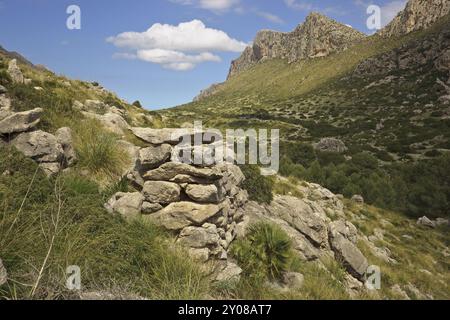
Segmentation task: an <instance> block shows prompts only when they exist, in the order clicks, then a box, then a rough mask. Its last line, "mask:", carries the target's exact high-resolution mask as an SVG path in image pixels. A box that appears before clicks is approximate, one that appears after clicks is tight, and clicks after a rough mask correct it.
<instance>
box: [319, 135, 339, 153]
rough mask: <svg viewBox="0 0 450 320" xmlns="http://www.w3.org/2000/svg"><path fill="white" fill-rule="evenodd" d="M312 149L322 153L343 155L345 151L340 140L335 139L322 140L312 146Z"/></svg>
mask: <svg viewBox="0 0 450 320" xmlns="http://www.w3.org/2000/svg"><path fill="white" fill-rule="evenodd" d="M314 148H315V149H316V150H319V151H323V152H336V153H343V152H345V151H347V147H346V146H345V143H344V142H343V141H342V140H339V139H336V138H323V139H320V141H319V142H318V143H316V144H315V145H314Z"/></svg>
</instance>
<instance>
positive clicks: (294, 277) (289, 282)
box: [283, 272, 305, 290]
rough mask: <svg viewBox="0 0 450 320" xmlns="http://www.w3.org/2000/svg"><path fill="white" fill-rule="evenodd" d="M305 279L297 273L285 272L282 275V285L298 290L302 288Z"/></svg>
mask: <svg viewBox="0 0 450 320" xmlns="http://www.w3.org/2000/svg"><path fill="white" fill-rule="evenodd" d="M304 282H305V277H304V276H303V275H302V274H301V273H298V272H286V273H285V274H283V284H285V285H286V286H287V287H288V288H289V289H293V290H298V289H301V288H302V287H303V283H304Z"/></svg>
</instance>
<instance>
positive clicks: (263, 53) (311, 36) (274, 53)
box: [228, 13, 364, 77]
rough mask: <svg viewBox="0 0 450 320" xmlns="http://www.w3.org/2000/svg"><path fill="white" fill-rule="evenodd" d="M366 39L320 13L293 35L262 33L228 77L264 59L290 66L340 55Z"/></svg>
mask: <svg viewBox="0 0 450 320" xmlns="http://www.w3.org/2000/svg"><path fill="white" fill-rule="evenodd" d="M363 38H364V34H362V33H360V32H358V31H356V30H354V29H353V28H351V27H348V26H345V25H343V24H340V23H338V22H336V21H334V20H332V19H330V18H328V17H325V16H323V15H321V14H319V13H311V14H310V15H309V16H308V17H307V18H306V21H305V22H304V23H303V24H301V25H299V26H298V27H297V28H296V29H295V30H294V31H293V32H289V33H283V32H276V31H270V30H263V31H260V32H259V33H258V34H257V36H256V38H255V41H254V43H253V45H252V46H250V47H248V48H247V49H245V51H244V52H243V54H242V55H241V57H239V58H238V59H237V60H235V61H233V62H232V64H231V68H230V73H229V76H228V77H232V76H234V75H236V74H238V73H239V72H242V71H244V70H247V69H248V68H250V67H251V66H253V65H255V64H256V63H257V62H259V61H262V60H265V59H276V58H279V59H287V60H288V61H289V62H294V61H299V60H304V59H307V58H315V57H324V56H327V55H329V54H330V53H332V52H336V51H341V50H344V49H346V48H348V47H349V46H350V45H351V44H354V43H355V42H356V41H358V40H361V39H363Z"/></svg>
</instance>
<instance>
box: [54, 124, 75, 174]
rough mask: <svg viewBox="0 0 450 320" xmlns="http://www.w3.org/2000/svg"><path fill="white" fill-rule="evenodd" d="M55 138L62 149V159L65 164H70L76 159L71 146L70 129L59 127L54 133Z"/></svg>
mask: <svg viewBox="0 0 450 320" xmlns="http://www.w3.org/2000/svg"><path fill="white" fill-rule="evenodd" d="M55 136H56V140H57V141H58V143H59V144H60V145H61V146H62V148H63V150H64V159H65V162H66V164H67V166H72V165H74V164H75V162H76V161H77V154H76V152H75V149H74V147H73V139H72V130H71V129H70V128H68V127H64V128H60V129H58V130H57V131H56V133H55Z"/></svg>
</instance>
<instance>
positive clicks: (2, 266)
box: [0, 259, 8, 287]
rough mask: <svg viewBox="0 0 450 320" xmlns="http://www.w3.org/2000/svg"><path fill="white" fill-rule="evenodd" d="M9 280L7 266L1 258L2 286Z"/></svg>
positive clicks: (0, 279) (0, 276) (0, 278)
mask: <svg viewBox="0 0 450 320" xmlns="http://www.w3.org/2000/svg"><path fill="white" fill-rule="evenodd" d="M7 280H8V273H7V272H6V268H5V266H4V265H3V261H2V259H0V287H1V286H2V285H4V284H5V283H6V281H7Z"/></svg>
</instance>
